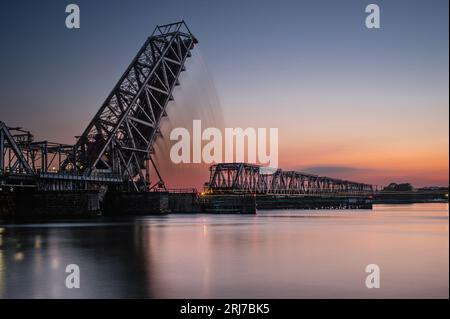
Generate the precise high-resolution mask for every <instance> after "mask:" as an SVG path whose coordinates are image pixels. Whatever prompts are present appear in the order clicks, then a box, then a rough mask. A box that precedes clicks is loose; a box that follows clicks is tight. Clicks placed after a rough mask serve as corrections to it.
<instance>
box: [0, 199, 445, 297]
mask: <svg viewBox="0 0 450 319" xmlns="http://www.w3.org/2000/svg"><path fill="white" fill-rule="evenodd" d="M448 226H449V220H448V204H440V203H433V204H412V205H376V206H375V207H374V210H373V211H366V210H361V211H345V212H342V211H340V212H337V213H336V212H333V211H264V212H259V213H258V215H256V216H236V215H220V216H218V215H168V216H163V217H161V216H160V217H155V216H153V217H140V218H134V219H128V220H121V221H117V220H115V221H112V220H108V219H104V220H101V221H96V222H92V221H88V222H77V223H66V222H64V223H42V224H21V225H18V224H16V225H0V298H80V297H81V298H109V297H111V298H350V297H356V298H422V297H424V298H431V297H433V298H448V297H449V277H448V273H449V227H448ZM67 264H77V265H79V267H80V272H81V288H80V289H67V288H66V287H65V278H66V276H67V274H66V273H65V267H66V265H67ZM368 264H377V265H378V266H379V267H380V270H381V276H380V278H381V280H380V283H381V287H380V288H379V289H367V288H366V286H365V279H366V276H367V275H368V274H367V273H366V272H365V266H366V265H368Z"/></svg>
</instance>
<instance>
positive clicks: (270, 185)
mask: <svg viewBox="0 0 450 319" xmlns="http://www.w3.org/2000/svg"><path fill="white" fill-rule="evenodd" d="M207 187H208V192H211V193H253V194H292V195H327V194H329V195H330V194H342V195H348V194H361V195H365V194H371V193H372V192H373V188H372V185H368V184H362V183H356V182H351V181H346V180H340V179H336V178H330V177H325V176H317V175H312V174H305V173H301V172H296V171H282V170H281V169H277V170H275V171H274V172H270V173H269V172H265V170H264V168H262V167H260V166H258V165H252V164H246V163H222V164H217V165H213V166H211V167H210V179H209V182H208V185H207Z"/></svg>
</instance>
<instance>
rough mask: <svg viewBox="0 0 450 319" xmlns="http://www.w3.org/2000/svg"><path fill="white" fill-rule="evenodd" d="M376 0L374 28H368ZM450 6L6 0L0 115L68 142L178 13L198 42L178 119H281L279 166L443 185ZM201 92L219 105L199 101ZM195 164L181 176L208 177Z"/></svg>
mask: <svg viewBox="0 0 450 319" xmlns="http://www.w3.org/2000/svg"><path fill="white" fill-rule="evenodd" d="M68 3H77V4H79V6H80V9H81V28H80V29H79V30H68V29H67V28H66V27H65V24H64V20H65V17H66V13H65V12H64V10H65V6H66V5H67V4H68ZM369 3H376V4H378V5H379V6H380V8H381V29H379V30H373V29H372V30H369V29H367V28H366V27H365V24H364V20H365V18H366V15H367V14H366V13H365V6H366V5H367V4H369ZM448 10H449V8H448V1H447V0H442V1H441V0H434V1H426V0H422V1H379V0H376V1H356V0H355V1H351V0H344V1H331V0H329V1H323V0H321V1H312V0H311V1H294V0H293V1H270V2H269V1H243V0H241V1H234V0H232V1H230V0H227V1H223V0H217V1H206V0H201V1H187V0H183V1H181V0H180V1H178V0H174V1H153V0H152V1H149V0H133V1H126V2H125V1H103V0H101V1H100V0H96V1H85V0H83V1H81V0H80V1H77V0H74V1H71V2H68V1H50V0H44V1H39V2H38V1H14V2H9V3H8V4H2V5H1V8H0V37H1V39H2V44H1V47H0V52H1V53H0V54H1V59H0V70H1V77H0V81H1V85H0V120H1V121H4V122H6V123H7V124H8V125H10V126H23V127H25V128H27V129H29V130H31V131H33V132H34V133H35V135H36V137H37V138H42V139H48V140H52V141H60V142H65V143H73V141H74V139H73V136H75V135H79V134H80V133H81V132H82V131H83V129H84V128H85V126H86V125H87V124H88V122H89V120H90V118H91V117H92V116H93V114H94V113H95V112H96V111H97V110H98V108H99V107H100V106H101V104H102V102H103V101H104V99H105V98H106V96H107V95H108V94H109V92H110V90H111V89H112V88H113V86H114V85H115V83H116V82H117V80H118V79H119V78H120V76H121V75H122V73H123V71H124V70H125V68H126V67H127V66H128V64H129V63H130V61H131V59H132V58H133V57H134V55H135V54H136V52H137V50H138V49H139V48H140V46H141V45H142V43H143V42H144V41H145V39H146V37H147V36H148V35H149V34H150V33H151V32H152V30H153V28H154V27H155V25H157V24H165V23H169V22H174V21H178V20H181V19H184V20H185V21H186V22H187V24H188V25H189V28H190V29H191V31H192V32H193V33H194V34H195V36H196V37H197V38H198V39H199V41H200V43H199V45H198V47H197V48H196V49H195V51H196V52H195V54H194V56H193V58H192V59H191V60H192V61H188V64H187V72H185V74H183V77H182V79H181V80H182V81H181V82H182V83H181V84H182V85H181V86H180V87H179V88H177V90H178V91H176V92H175V100H176V101H175V103H173V105H169V107H170V110H169V115H172V117H171V122H170V123H171V125H179V123H186V125H188V124H187V123H190V124H189V125H191V124H192V122H191V120H192V119H193V118H192V119H191V117H197V118H199V119H202V120H204V121H205V123H208V124H211V123H212V124H211V125H214V124H215V123H220V125H224V126H226V127H243V128H246V127H255V128H258V127H267V128H269V127H277V128H278V129H279V166H280V167H281V168H283V169H298V170H303V171H308V172H313V173H317V174H322V175H329V176H334V177H341V178H347V179H352V180H357V181H362V182H367V183H371V184H375V185H386V184H387V183H389V182H411V183H413V184H414V185H415V186H424V185H428V186H429V185H448V166H449V139H448V134H449V119H448V117H449V91H448V85H449V74H448V69H449V64H448V54H449V47H448V36H449V34H448ZM193 70H195V71H193ZM189 72H191V73H190V74H189ZM196 72H197V73H196ZM200 104H201V108H203V110H205V109H208V108H212V110H209V111H208V112H209V113H208V112H206V113H205V112H200V111H198V112H197V113H196V112H195V111H193V110H194V109H195V108H196V107H198V106H199V105H200ZM177 107H178V109H177ZM183 107H185V110H184V111H182V112H178V111H177V110H179V109H180V108H183ZM188 109H190V111H186V110H188ZM177 114H178V115H177ZM205 114H206V115H205ZM211 114H213V115H214V116H212V115H211ZM177 116H180V118H179V119H177V118H176V117H177ZM202 116H204V118H202ZM169 117H170V116H169ZM213 117H214V119H212V118H213ZM217 125H219V124H217ZM186 169H189V165H187V166H183V170H186ZM169 171H170V169H169V170H168V172H167V174H169V175H170V172H169ZM194 175H195V174H194ZM194 175H192V176H189V175H186V176H185V178H184V180H183V182H182V184H183V185H182V186H186V185H187V184H189V183H193V184H196V185H198V184H201V183H202V182H203V181H204V176H203V175H201V174H200V175H195V176H194ZM206 176H207V174H206Z"/></svg>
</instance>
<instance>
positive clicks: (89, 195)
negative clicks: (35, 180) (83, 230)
mask: <svg viewBox="0 0 450 319" xmlns="http://www.w3.org/2000/svg"><path fill="white" fill-rule="evenodd" d="M99 213H100V205H99V194H98V192H97V191H34V190H15V191H14V192H2V193H0V218H1V219H24V218H26V219H30V218H33V219H39V218H55V219H60V218H62V219H64V218H86V217H95V216H98V214H99Z"/></svg>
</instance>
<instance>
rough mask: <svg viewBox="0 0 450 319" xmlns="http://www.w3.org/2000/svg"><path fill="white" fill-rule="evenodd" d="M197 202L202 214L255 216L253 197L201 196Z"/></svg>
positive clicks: (254, 200) (254, 198) (254, 199)
mask: <svg viewBox="0 0 450 319" xmlns="http://www.w3.org/2000/svg"><path fill="white" fill-rule="evenodd" d="M199 202H200V205H201V207H202V212H203V213H210V214H256V197H255V196H254V195H203V196H201V197H200V198H199Z"/></svg>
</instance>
